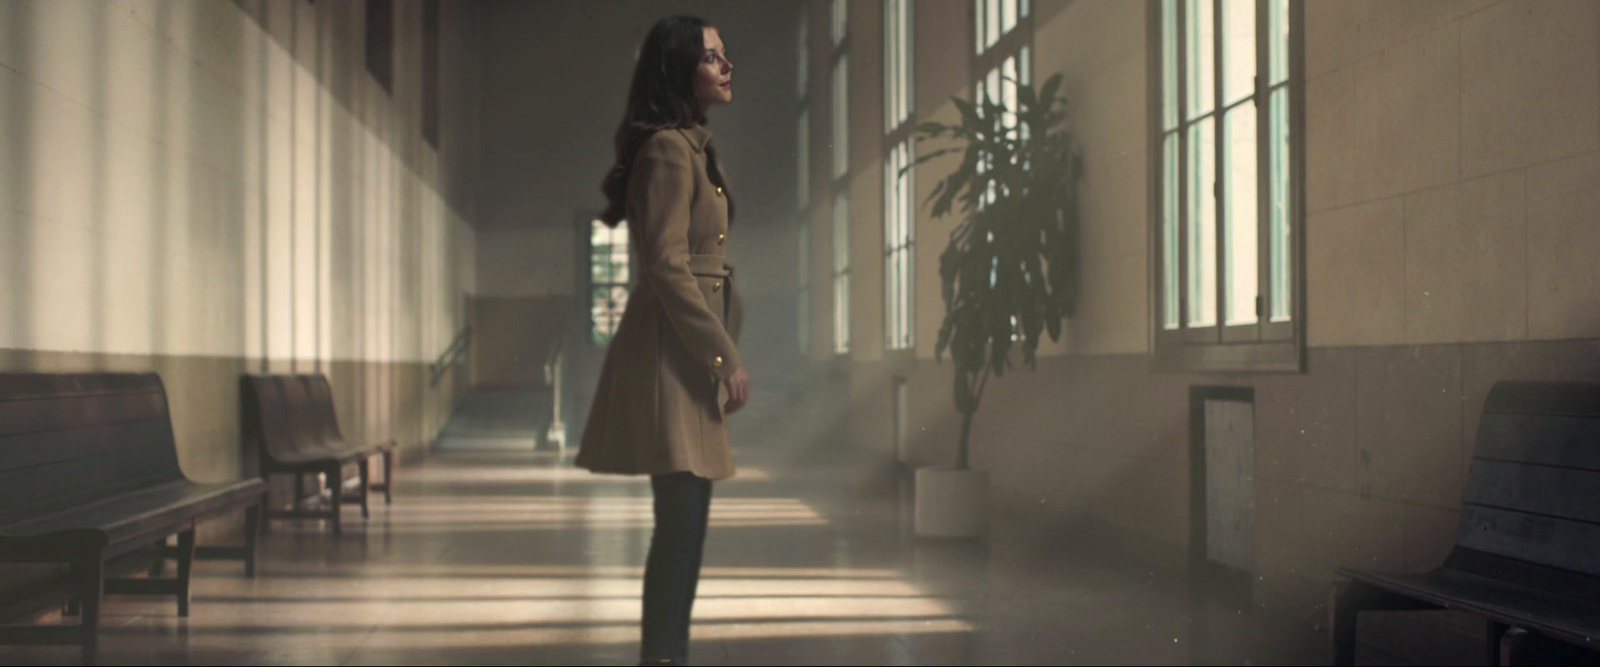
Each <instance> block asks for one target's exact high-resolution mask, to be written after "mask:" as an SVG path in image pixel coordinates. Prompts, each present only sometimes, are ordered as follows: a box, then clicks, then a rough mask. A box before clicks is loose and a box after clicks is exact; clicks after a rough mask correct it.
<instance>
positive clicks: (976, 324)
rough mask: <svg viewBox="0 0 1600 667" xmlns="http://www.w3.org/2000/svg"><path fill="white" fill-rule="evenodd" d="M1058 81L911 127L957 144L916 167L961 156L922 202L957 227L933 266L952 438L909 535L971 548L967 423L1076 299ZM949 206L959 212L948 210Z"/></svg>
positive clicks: (1073, 165) (1077, 166)
mask: <svg viewBox="0 0 1600 667" xmlns="http://www.w3.org/2000/svg"><path fill="white" fill-rule="evenodd" d="M1060 85H1061V75H1059V74H1057V75H1055V76H1052V77H1050V79H1049V80H1048V81H1046V82H1045V83H1044V85H1043V86H1041V87H1039V88H1038V89H1035V88H1033V87H1032V86H1030V85H1020V84H1019V85H1017V94H1016V101H1017V103H1016V107H1017V108H1015V109H1008V108H1006V107H1005V105H1004V104H1002V103H1001V102H997V101H996V100H993V99H989V97H988V96H987V95H985V96H984V98H983V99H982V100H979V101H978V102H977V103H976V104H974V103H971V102H967V101H966V100H962V99H960V98H958V97H952V98H951V99H952V100H953V101H954V102H955V105H956V107H957V108H958V109H959V110H960V113H961V123H960V124H958V125H944V124H941V123H932V122H929V123H922V124H921V125H919V126H918V127H917V133H918V136H919V137H922V138H925V139H938V138H941V137H945V136H946V135H948V136H949V138H950V139H952V140H955V141H956V142H958V144H964V145H957V146H955V147H949V148H944V149H941V150H936V151H933V152H930V153H928V154H926V155H922V156H920V157H918V158H917V160H916V162H915V163H914V164H921V163H923V162H927V161H929V160H932V159H935V158H938V157H941V156H943V155H946V154H949V153H955V152H961V153H963V157H962V160H961V165H960V166H959V167H957V168H956V170H955V171H953V172H952V173H951V174H950V175H949V176H947V177H945V178H944V180H942V181H940V182H939V184H938V186H937V187H935V188H934V191H933V193H932V194H931V195H929V197H928V199H927V202H925V203H928V204H931V205H932V206H933V211H932V213H933V216H934V217H936V218H943V217H944V216H946V215H949V214H951V213H952V212H958V214H959V215H960V216H961V218H962V221H961V222H960V223H959V224H958V225H957V226H956V228H955V230H953V231H952V232H951V234H950V242H949V245H948V246H946V248H945V250H944V252H943V254H942V255H940V257H939V278H940V282H941V287H942V290H941V291H942V294H943V296H944V304H945V317H944V323H943V324H942V325H941V326H940V327H939V342H938V346H937V347H936V351H935V358H936V359H937V360H938V361H940V362H941V363H942V362H943V359H944V354H945V352H946V351H948V352H949V353H950V358H951V359H952V360H953V362H954V365H955V386H954V390H955V404H956V410H957V411H958V412H960V413H961V435H960V440H959V441H958V443H957V448H956V460H955V466H954V467H953V468H945V467H924V468H920V469H918V470H917V473H916V518H915V524H916V533H917V534H918V535H922V536H930V537H978V536H981V535H982V534H983V533H984V532H986V527H987V521H986V519H987V516H988V491H989V481H988V474H987V472H986V471H981V470H972V469H971V468H970V466H969V453H970V451H971V441H970V438H971V434H972V418H973V415H974V414H976V413H977V411H978V408H979V407H980V406H981V405H982V404H983V393H984V390H985V388H987V386H988V383H989V379H990V378H991V377H1000V376H1002V375H1004V374H1005V372H1006V369H1007V368H1010V367H1011V366H1012V357H1013V349H1014V348H1015V347H1016V346H1017V344H1018V343H1021V348H1022V358H1023V362H1024V363H1026V364H1027V365H1028V367H1029V368H1030V369H1032V368H1035V367H1036V362H1035V356H1034V355H1035V352H1036V351H1037V350H1038V348H1039V342H1040V334H1041V333H1043V332H1049V334H1050V339H1051V340H1052V341H1059V340H1060V338H1061V325H1062V320H1063V319H1065V318H1067V317H1070V316H1071V315H1072V313H1073V308H1074V305H1075V302H1076V297H1077V293H1078V190H1077V183H1078V180H1079V179H1080V178H1081V175H1082V173H1083V159H1082V156H1081V155H1080V154H1079V153H1078V151H1077V149H1076V148H1075V147H1074V145H1073V143H1072V136H1071V134H1070V133H1069V132H1068V131H1066V130H1065V129H1063V128H1061V127H1060V126H1061V124H1062V122H1063V121H1065V120H1066V117H1067V114H1066V101H1065V100H1062V99H1058V98H1057V91H1058V90H1059V88H1060ZM958 205H959V208H957V206H958Z"/></svg>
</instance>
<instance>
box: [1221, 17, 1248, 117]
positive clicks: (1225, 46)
mask: <svg viewBox="0 0 1600 667" xmlns="http://www.w3.org/2000/svg"><path fill="white" fill-rule="evenodd" d="M1222 21H1223V24H1222V25H1223V29H1224V30H1226V31H1227V32H1225V33H1223V34H1224V39H1223V40H1222V56H1223V59H1224V63H1223V66H1224V67H1226V68H1227V69H1226V70H1225V71H1224V72H1223V76H1222V87H1223V88H1222V91H1223V92H1222V95H1223V99H1224V101H1226V102H1228V103H1233V102H1237V101H1239V100H1241V99H1244V98H1246V97H1249V96H1250V95H1251V94H1253V93H1255V76H1256V0H1222Z"/></svg>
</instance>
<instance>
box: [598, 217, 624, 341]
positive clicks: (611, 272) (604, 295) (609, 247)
mask: <svg viewBox="0 0 1600 667" xmlns="http://www.w3.org/2000/svg"><path fill="white" fill-rule="evenodd" d="M630 278H631V276H630V275H629V266H628V226H627V223H626V222H623V223H622V224H619V225H617V226H616V227H615V228H612V227H607V226H606V224H605V223H603V222H601V221H599V220H592V221H590V223H589V313H590V317H589V324H590V327H589V329H590V331H591V332H592V334H593V335H592V340H593V341H594V343H595V344H596V345H600V346H605V345H609V344H610V343H611V338H612V336H615V335H616V333H617V324H618V323H620V322H621V321H622V312H623V311H624V310H626V309H627V306H628V281H629V280H630Z"/></svg>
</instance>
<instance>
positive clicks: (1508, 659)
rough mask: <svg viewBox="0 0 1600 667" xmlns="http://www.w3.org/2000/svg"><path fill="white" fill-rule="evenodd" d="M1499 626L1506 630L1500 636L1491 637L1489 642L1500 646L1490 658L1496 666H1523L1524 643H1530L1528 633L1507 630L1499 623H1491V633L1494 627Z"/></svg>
mask: <svg viewBox="0 0 1600 667" xmlns="http://www.w3.org/2000/svg"><path fill="white" fill-rule="evenodd" d="M1497 625H1499V626H1500V627H1501V628H1502V629H1504V631H1503V632H1501V633H1499V634H1495V635H1490V637H1489V641H1491V642H1494V643H1496V644H1498V646H1496V647H1495V648H1496V649H1497V650H1496V651H1495V652H1494V653H1493V654H1492V655H1490V656H1489V657H1490V658H1491V659H1492V660H1493V661H1494V664H1497V665H1520V664H1523V661H1522V648H1523V645H1524V643H1526V642H1527V641H1528V631H1527V630H1524V629H1522V628H1507V627H1506V626H1504V625H1500V624H1499V623H1494V622H1492V621H1491V622H1490V623H1489V626H1490V631H1491V632H1493V630H1494V626H1497Z"/></svg>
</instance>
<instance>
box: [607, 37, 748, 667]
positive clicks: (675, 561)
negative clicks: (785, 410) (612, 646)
mask: <svg viewBox="0 0 1600 667" xmlns="http://www.w3.org/2000/svg"><path fill="white" fill-rule="evenodd" d="M732 101H733V63H731V62H729V61H728V54H727V51H726V50H725V49H724V48H723V45H722V38H721V36H720V35H719V34H718V32H717V29H716V28H714V27H711V26H710V25H707V24H706V23H705V22H704V21H702V20H700V19H697V18H693V17H684V16H674V17H670V18H666V19H663V20H661V21H660V22H658V23H657V24H656V25H655V27H654V28H653V29H651V31H650V34H649V36H648V37H646V38H645V42H644V46H643V48H642V49H641V50H640V52H639V58H638V64H637V65H636V66H635V67H634V72H633V83H632V85H631V86H630V87H629V90H628V108H627V111H626V113H625V115H624V116H623V119H622V125H621V127H619V128H617V135H616V141H615V143H616V162H615V164H614V165H613V166H612V167H611V170H610V172H609V173H607V174H606V177H605V182H604V185H603V190H604V191H605V195H606V198H607V199H608V200H609V206H608V208H607V209H606V211H605V213H604V214H602V216H601V220H602V221H604V222H605V223H606V224H610V225H613V226H615V225H616V224H618V223H619V222H620V221H621V220H623V219H626V220H628V229H629V237H630V238H631V239H632V245H633V246H634V247H635V248H638V250H639V256H638V258H639V266H640V268H641V274H642V275H641V277H640V280H639V281H638V283H637V285H636V286H635V289H634V291H633V293H632V294H631V296H630V297H629V299H628V305H627V309H626V310H625V311H624V312H623V315H622V321H621V322H620V323H618V325H617V331H616V336H615V337H614V338H613V339H612V342H611V346H610V348H609V349H607V350H606V357H605V362H604V364H603V365H602V367H601V370H600V381H599V385H598V387H597V389H596V390H595V397H594V407H593V408H592V409H591V410H590V412H589V419H588V422H587V425H586V426H585V428H584V432H583V442H582V444H581V445H580V450H579V452H578V458H577V464H578V466H580V467H583V468H587V469H588V470H591V471H594V472H598V473H618V474H633V475H640V474H643V475H650V488H651V490H652V491H653V492H654V496H655V533H654V534H653V536H652V537H651V541H650V556H649V559H648V560H647V561H646V564H645V575H644V622H643V628H642V630H643V631H642V635H643V645H642V646H641V648H640V662H641V664H664V665H682V664H687V663H688V658H689V617H690V611H691V609H693V607H694V595H695V588H696V585H697V584H698V582H699V578H700V561H701V552H702V547H703V545H704V544H705V537H706V522H707V517H708V514H709V512H710V509H711V482H712V480H716V479H724V478H727V477H731V476H732V475H733V472H734V469H733V454H732V450H731V448H730V446H729V442H728V423H727V415H730V414H732V413H734V412H736V411H738V410H739V408H740V407H742V406H743V405H744V404H745V401H746V400H747V399H748V398H749V395H750V378H749V375H748V374H747V373H746V372H745V370H744V367H743V365H742V364H741V363H740V362H739V351H738V347H737V346H738V340H739V329H740V326H741V323H742V320H743V317H744V314H743V305H742V304H741V302H740V300H739V297H738V292H737V291H736V290H735V289H734V272H733V265H732V264H731V263H729V262H728V261H727V259H726V257H725V255H726V249H727V234H728V229H729V223H730V222H731V221H732V219H733V198H732V195H731V193H730V192H729V191H728V184H727V181H726V179H725V178H724V177H723V173H722V169H721V167H719V166H718V164H717V152H716V147H715V146H713V145H712V143H711V132H710V131H709V130H707V129H706V127H705V125H706V111H707V110H709V109H710V108H711V107H713V106H716V105H719V104H727V103H729V102H732Z"/></svg>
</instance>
